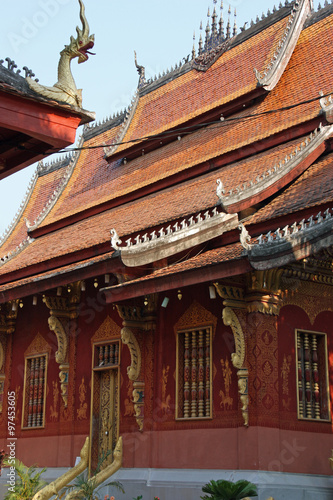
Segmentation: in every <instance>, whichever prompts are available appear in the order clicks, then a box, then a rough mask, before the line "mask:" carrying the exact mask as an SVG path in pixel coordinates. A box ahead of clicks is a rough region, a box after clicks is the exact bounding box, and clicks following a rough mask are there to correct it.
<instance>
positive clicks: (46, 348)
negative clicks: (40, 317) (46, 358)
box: [24, 332, 52, 358]
mask: <svg viewBox="0 0 333 500" xmlns="http://www.w3.org/2000/svg"><path fill="white" fill-rule="evenodd" d="M51 351H52V348H51V346H50V344H49V343H48V342H47V341H46V340H45V339H44V337H43V336H42V335H41V334H40V333H39V332H38V333H37V335H36V336H35V338H34V339H33V341H32V342H31V344H30V345H29V346H28V348H27V349H26V351H25V353H24V357H25V358H26V357H28V356H36V355H38V354H42V353H43V352H47V353H48V354H49V355H50V354H51Z"/></svg>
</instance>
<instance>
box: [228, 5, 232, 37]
mask: <svg viewBox="0 0 333 500" xmlns="http://www.w3.org/2000/svg"><path fill="white" fill-rule="evenodd" d="M230 15H231V5H229V9H228V24H227V39H229V38H230V35H231V24H230Z"/></svg>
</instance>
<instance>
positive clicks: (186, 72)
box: [0, 0, 333, 300]
mask: <svg viewBox="0 0 333 500" xmlns="http://www.w3.org/2000/svg"><path fill="white" fill-rule="evenodd" d="M310 8H311V2H310V1H309V0H302V1H296V2H294V3H293V4H290V5H289V4H288V5H287V6H285V7H281V8H280V9H279V10H277V11H276V12H274V13H273V14H271V15H270V16H268V17H267V18H266V19H264V20H262V21H260V22H258V23H257V24H254V25H253V26H250V28H249V29H248V30H243V31H242V32H241V33H240V34H239V35H237V36H234V37H231V38H230V39H229V38H227V39H224V40H223V43H220V44H219V45H217V48H216V46H215V47H211V48H209V50H208V49H207V50H206V53H201V54H199V56H198V57H201V59H200V68H198V67H197V66H198V57H197V56H196V55H194V54H193V59H192V60H188V61H187V62H186V63H185V65H184V66H183V67H181V68H178V69H176V70H174V71H173V72H170V73H168V74H167V75H166V76H164V77H161V79H160V80H156V81H150V82H146V81H143V79H142V74H141V76H140V81H139V86H138V90H137V93H136V95H135V96H134V98H133V101H132V103H131V105H130V107H129V109H128V110H127V112H126V113H125V114H123V115H119V116H117V117H114V118H113V119H110V120H108V121H107V122H105V123H103V124H102V125H99V126H95V127H86V128H85V130H84V133H83V136H82V139H81V141H80V143H79V152H78V153H77V154H76V155H75V156H74V157H73V158H70V159H68V161H67V164H66V161H65V162H63V163H61V162H59V163H57V164H54V165H53V167H52V168H51V167H48V168H46V169H45V170H44V171H43V172H42V173H41V172H39V174H38V179H37V180H36V182H35V184H34V187H33V189H32V192H31V193H30V194H29V199H28V200H27V202H26V203H25V206H24V209H22V211H21V212H20V214H19V216H18V219H17V221H16V223H15V224H14V227H13V229H12V230H11V232H10V233H9V234H8V235H7V236H6V237H5V239H4V241H3V243H2V246H1V247H0V252H1V255H0V256H5V255H7V254H8V252H9V251H12V252H13V249H15V248H17V246H18V245H19V244H20V243H21V242H23V241H25V240H26V238H27V237H28V236H29V238H31V240H29V243H28V244H27V245H26V246H25V247H24V248H23V249H22V248H21V250H20V252H19V253H17V254H15V250H14V252H13V253H12V255H9V258H8V259H6V261H5V262H4V263H2V265H0V283H1V285H0V292H1V291H2V294H3V295H2V297H3V300H6V298H8V297H9V296H10V297H13V296H14V295H15V288H17V293H18V296H20V294H28V293H31V290H32V285H31V279H33V280H34V289H36V287H38V286H40V287H41V288H43V289H47V288H48V287H49V288H50V287H52V286H55V283H57V284H59V283H62V282H63V283H68V282H70V281H71V280H74V276H77V274H78V273H81V274H80V277H81V278H84V277H89V276H93V275H96V273H97V274H98V272H100V273H104V272H110V273H112V272H114V273H117V274H119V273H120V274H121V273H122V274H123V275H124V276H125V275H126V277H127V279H128V282H127V284H122V285H118V286H117V287H116V288H113V289H112V292H111V293H112V294H114V296H115V297H116V296H117V297H118V298H119V299H121V298H124V297H125V296H133V295H135V294H141V293H143V292H142V289H141V292H140V286H141V285H142V286H143V284H144V286H145V287H147V290H149V286H151V285H150V283H155V284H154V287H155V288H154V289H156V286H157V285H156V283H160V287H161V289H165V288H163V287H168V286H169V287H171V288H172V287H177V286H178V285H177V280H178V281H179V280H183V281H182V283H183V284H185V283H186V284H190V283H191V282H195V280H197V281H200V280H201V281H203V280H205V281H209V280H210V279H218V278H219V277H223V276H227V275H228V276H230V275H235V274H239V273H241V272H245V271H247V270H249V269H251V265H252V264H251V255H252V254H253V252H252V254H251V250H250V249H249V248H246V246H245V248H244V246H242V245H241V243H240V242H239V230H238V222H237V221H238V220H239V221H240V220H242V219H243V222H244V224H245V225H246V227H247V229H248V230H249V233H250V235H251V237H252V240H251V245H256V244H258V243H257V242H256V240H255V238H256V237H258V236H259V235H260V234H261V233H263V232H264V231H269V230H274V231H275V230H276V229H278V228H279V227H280V222H281V220H284V221H285V223H286V224H292V223H293V222H294V221H296V220H299V218H298V215H299V214H304V215H306V216H307V217H310V216H311V215H313V216H315V215H316V214H317V213H318V211H319V210H322V212H323V213H324V212H325V210H327V209H328V208H330V207H331V206H332V187H331V182H330V181H331V174H330V170H331V165H332V155H331V153H330V149H331V136H332V126H331V125H330V121H331V120H330V117H329V113H325V112H324V111H323V108H322V106H321V104H320V98H322V96H320V94H319V93H320V92H321V93H322V94H323V95H324V96H329V95H330V93H331V92H332V87H331V82H332V74H331V64H330V63H331V60H332V56H333V54H332V51H333V48H332V44H331V43H330V41H331V40H332V35H333V33H332V31H333V7H332V5H327V6H326V7H325V8H324V9H320V11H319V12H317V13H314V12H312V13H311V12H310ZM219 47H220V48H219ZM210 51H214V53H211V55H212V57H211V58H210V57H208V56H209V54H210ZM281 51H283V62H281V60H280V59H281V57H282V56H281ZM203 55H205V59H203ZM279 58H280V59H279ZM207 61H208V63H207ZM276 61H278V65H279V67H280V69H281V66H282V67H283V71H280V73H281V74H280V73H279V72H277V73H275V76H274V78H275V80H274V81H275V83H274V85H273V84H272V85H273V87H272V88H271V87H269V85H268V84H267V81H262V78H263V73H262V72H264V70H265V68H266V70H267V72H268V71H270V70H271V69H272V68H273V69H274V71H275V68H274V64H275V62H276ZM203 62H204V63H205V64H206V67H202V64H203ZM283 65H284V66H283ZM255 69H256V70H257V72H255ZM258 72H259V73H260V75H259V76H258ZM276 75H278V76H276ZM328 103H329V100H328ZM217 181H219V182H218V183H217ZM38 193H42V196H39V195H38ZM214 210H215V212H214ZM207 211H208V212H207ZM223 212H227V213H228V214H237V215H238V217H237V216H236V219H237V220H236V219H235V221H236V222H235V223H234V224H233V225H231V226H228V227H227V229H226V230H225V231H224V232H223V231H222V232H223V235H221V232H219V233H216V234H214V237H210V238H209V239H208V240H207V241H205V243H203V241H204V239H202V238H201V239H200V238H199V240H196V241H197V243H196V244H195V245H194V246H193V247H192V246H191V243H188V242H189V241H190V240H189V239H188V238H189V235H190V233H191V231H192V233H193V230H194V226H195V224H197V223H198V222H200V221H203V224H202V226H200V227H199V225H196V226H195V230H198V231H199V232H200V231H201V227H202V228H203V230H204V231H206V229H207V227H208V225H209V224H210V225H212V224H213V223H214V222H212V218H213V215H214V214H217V213H219V214H220V215H219V220H220V219H221V218H222V219H223V215H221V214H223ZM199 214H200V215H199ZM25 218H27V219H28V223H27V224H26V223H25V221H24V219H25ZM216 220H217V219H216ZM321 222H322V221H321V219H320V218H319V223H321ZM328 225H329V224H328V223H327V222H326V226H325V228H327V227H328ZM168 226H170V227H171V229H169V230H168V229H167V228H168ZM318 227H319V226H318ZM111 229H115V234H116V235H117V236H118V237H119V239H120V240H121V243H119V244H116V245H114V249H112V248H111V245H110V230H111ZM209 234H210V233H209ZM281 234H282V233H281ZM316 234H317V233H316ZM318 234H319V233H318ZM282 236H283V235H282ZM275 237H278V236H275ZM171 238H176V239H177V238H178V240H180V239H181V238H183V239H184V242H185V241H187V243H186V244H185V246H184V247H183V248H184V249H185V248H186V249H187V251H186V252H187V253H186V255H184V251H183V252H182V251H177V252H176V253H172V252H169V254H168V250H165V249H166V248H168V245H169V246H170V241H171ZM317 239H318V238H317ZM319 239H320V238H319ZM157 240H158V244H157ZM198 241H199V243H198ZM323 241H324V243H323V245H324V246H328V245H331V244H332V243H333V242H331V241H330V239H329V238H328V239H327V237H326V236H325V238H324V239H323ZM126 242H127V243H126ZM164 243H165V248H164V250H163V252H164V253H163V252H162V253H160V254H159V253H158V252H157V253H155V254H154V252H152V249H154V248H155V247H156V248H160V247H161V248H162V247H163V245H164ZM270 243H272V242H270ZM186 245H187V246H186ZM319 246H320V245H319ZM118 247H119V248H118ZM127 247H128V248H131V247H132V249H131V252H133V249H134V254H135V251H136V250H137V251H138V255H139V253H140V255H141V254H142V253H144V252H145V251H146V249H148V248H149V249H150V250H149V251H150V252H152V255H153V256H154V257H153V260H152V261H151V262H150V264H148V265H147V266H145V265H142V266H140V267H139V268H135V266H134V268H128V267H127V266H126V265H125V263H124V262H125V260H124V259H123V258H122V255H123V256H125V254H126V251H127V250H126V248H127ZM316 248H317V249H318V248H319V247H316ZM308 251H309V252H311V247H309V249H308ZM165 252H166V253H165ZM254 253H255V251H254ZM161 255H163V259H164V260H163V261H161V260H160V256H161ZM256 259H257V260H258V258H257V257H256ZM266 261H267V259H266ZM266 261H265V262H266ZM147 262H148V261H147ZM227 263H228V265H227ZM0 264H1V262H0ZM265 265H267V266H270V265H272V263H269V262H268V261H267V264H265ZM274 265H276V262H274ZM152 266H153V267H154V266H157V267H158V268H159V269H158V270H155V271H152ZM203 270H204V271H203ZM29 279H30V286H29ZM139 283H141V285H140V286H139V285H138V284H139ZM9 290H10V294H9Z"/></svg>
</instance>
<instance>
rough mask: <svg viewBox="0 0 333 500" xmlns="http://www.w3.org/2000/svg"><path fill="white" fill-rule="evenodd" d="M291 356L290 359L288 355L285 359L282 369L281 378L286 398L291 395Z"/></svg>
mask: <svg viewBox="0 0 333 500" xmlns="http://www.w3.org/2000/svg"><path fill="white" fill-rule="evenodd" d="M290 365H291V356H290V355H289V356H288V358H287V356H286V355H284V357H283V363H282V368H281V378H282V394H283V395H285V396H288V395H289V381H288V376H289V373H290Z"/></svg>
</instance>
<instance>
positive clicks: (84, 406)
mask: <svg viewBox="0 0 333 500" xmlns="http://www.w3.org/2000/svg"><path fill="white" fill-rule="evenodd" d="M86 396H87V385H86V384H85V381H84V377H82V382H81V384H80V387H79V400H80V407H79V408H78V409H77V410H76V412H77V419H78V420H87V418H88V417H87V410H88V403H87V401H86Z"/></svg>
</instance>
